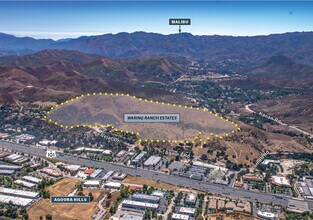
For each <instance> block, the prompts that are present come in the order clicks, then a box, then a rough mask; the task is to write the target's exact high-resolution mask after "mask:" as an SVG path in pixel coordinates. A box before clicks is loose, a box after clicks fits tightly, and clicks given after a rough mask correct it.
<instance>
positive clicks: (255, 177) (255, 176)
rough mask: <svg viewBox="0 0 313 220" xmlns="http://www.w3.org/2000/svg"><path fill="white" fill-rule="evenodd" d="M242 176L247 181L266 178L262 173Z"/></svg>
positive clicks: (257, 180) (258, 180) (259, 180)
mask: <svg viewBox="0 0 313 220" xmlns="http://www.w3.org/2000/svg"><path fill="white" fill-rule="evenodd" d="M242 178H243V179H244V180H246V181H256V182H262V181H263V179H264V177H263V176H261V175H254V174H251V173H247V174H245V175H243V176H242Z"/></svg>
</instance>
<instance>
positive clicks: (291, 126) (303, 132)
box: [245, 104, 313, 138]
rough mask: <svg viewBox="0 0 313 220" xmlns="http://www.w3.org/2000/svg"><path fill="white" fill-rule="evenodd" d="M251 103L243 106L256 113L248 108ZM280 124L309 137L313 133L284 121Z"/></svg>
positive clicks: (312, 136) (312, 135) (311, 136)
mask: <svg viewBox="0 0 313 220" xmlns="http://www.w3.org/2000/svg"><path fill="white" fill-rule="evenodd" d="M252 105H253V104H248V105H246V106H245V109H246V111H248V112H249V113H257V112H255V111H253V110H252V109H251V108H250V107H251V106H252ZM282 125H285V126H286V127H288V128H292V129H294V130H296V131H298V132H300V133H302V134H304V135H307V136H309V137H310V138H313V134H311V133H309V132H307V131H304V130H302V129H300V128H298V127H296V126H294V125H288V124H286V123H283V124H282Z"/></svg>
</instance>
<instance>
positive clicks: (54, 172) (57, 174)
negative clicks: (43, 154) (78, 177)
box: [40, 168, 62, 177]
mask: <svg viewBox="0 0 313 220" xmlns="http://www.w3.org/2000/svg"><path fill="white" fill-rule="evenodd" d="M40 172H42V173H45V174H47V175H49V176H53V177H61V176H62V173H61V172H59V171H58V170H55V169H51V168H43V169H41V170H40Z"/></svg>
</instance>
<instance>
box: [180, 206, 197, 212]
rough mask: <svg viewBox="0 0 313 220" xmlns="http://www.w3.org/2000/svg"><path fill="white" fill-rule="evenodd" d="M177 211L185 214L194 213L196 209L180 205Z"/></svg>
mask: <svg viewBox="0 0 313 220" xmlns="http://www.w3.org/2000/svg"><path fill="white" fill-rule="evenodd" d="M179 212H181V213H185V214H195V213H196V209H194V208H188V207H180V208H179Z"/></svg>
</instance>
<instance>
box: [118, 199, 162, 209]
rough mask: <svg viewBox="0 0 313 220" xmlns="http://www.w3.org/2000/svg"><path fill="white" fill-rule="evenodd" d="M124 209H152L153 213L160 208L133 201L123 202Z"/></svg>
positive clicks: (157, 205) (151, 204) (152, 204)
mask: <svg viewBox="0 0 313 220" xmlns="http://www.w3.org/2000/svg"><path fill="white" fill-rule="evenodd" d="M122 207H123V208H130V209H139V210H146V209H150V210H151V211H154V210H157V209H158V208H159V204H154V203H148V202H139V201H132V200H124V201H123V202H122Z"/></svg>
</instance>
